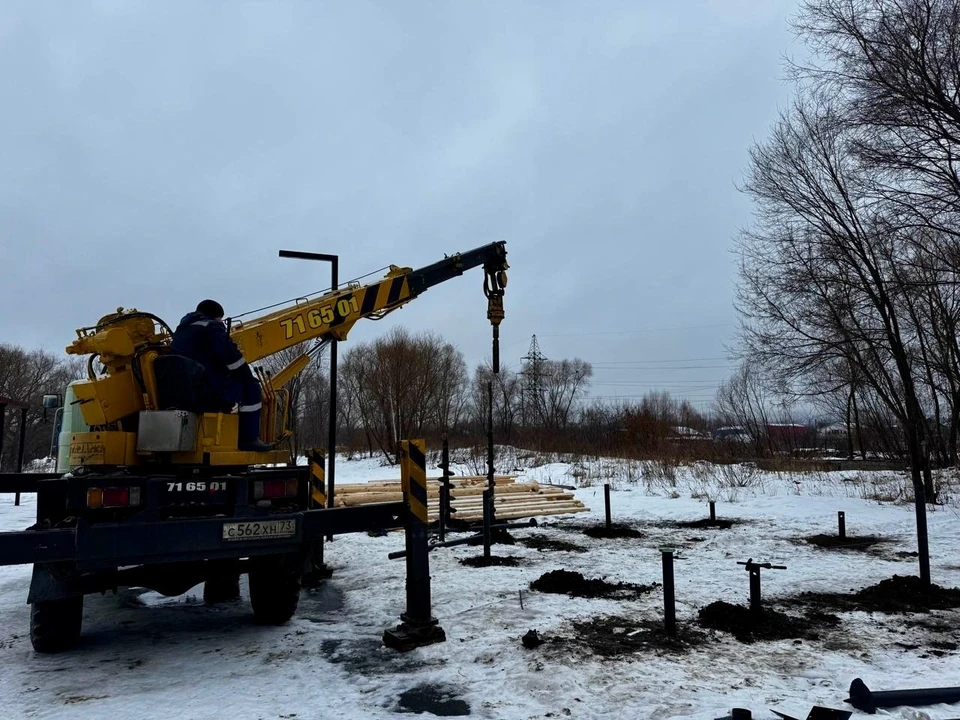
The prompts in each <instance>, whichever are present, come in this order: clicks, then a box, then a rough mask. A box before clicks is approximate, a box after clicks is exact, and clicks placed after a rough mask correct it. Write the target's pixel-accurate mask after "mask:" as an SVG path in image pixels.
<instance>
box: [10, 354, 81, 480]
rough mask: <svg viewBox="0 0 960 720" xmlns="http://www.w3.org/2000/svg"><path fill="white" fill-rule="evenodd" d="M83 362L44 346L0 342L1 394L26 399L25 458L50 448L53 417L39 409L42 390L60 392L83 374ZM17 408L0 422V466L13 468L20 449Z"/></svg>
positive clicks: (16, 399) (45, 452) (18, 400)
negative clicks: (0, 429)
mask: <svg viewBox="0 0 960 720" xmlns="http://www.w3.org/2000/svg"><path fill="white" fill-rule="evenodd" d="M84 372H85V371H84V369H83V363H82V362H81V361H80V360H79V359H76V358H68V357H58V356H56V355H54V354H52V353H48V352H45V351H43V350H25V349H24V348H22V347H18V346H14V345H6V344H0V397H6V398H10V399H11V400H14V401H16V402H21V403H27V405H28V406H29V407H28V409H27V421H26V424H25V425H24V429H25V437H24V462H27V461H30V460H35V459H38V458H41V457H45V456H47V455H48V454H49V452H50V444H51V438H52V435H53V429H54V428H53V424H52V421H53V417H52V415H46V416H45V413H44V412H43V411H42V410H41V409H40V408H41V400H42V397H43V395H45V394H61V395H62V394H63V392H64V391H65V390H66V387H67V385H68V384H69V383H70V382H71V381H72V380H78V379H81V378H82V377H83V375H84ZM21 417H22V414H21V413H20V411H19V410H17V411H16V412H13V411H11V410H9V409H8V411H7V417H6V422H4V424H3V433H4V436H3V456H2V457H0V468H4V469H6V470H13V469H15V465H16V460H17V455H18V453H19V442H18V441H19V433H20V419H21Z"/></svg>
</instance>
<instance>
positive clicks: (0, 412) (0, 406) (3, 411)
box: [0, 403, 7, 472]
mask: <svg viewBox="0 0 960 720" xmlns="http://www.w3.org/2000/svg"><path fill="white" fill-rule="evenodd" d="M6 415H7V404H6V403H0V472H3V420H4V418H5V417H6Z"/></svg>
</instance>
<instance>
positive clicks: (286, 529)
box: [223, 520, 297, 540]
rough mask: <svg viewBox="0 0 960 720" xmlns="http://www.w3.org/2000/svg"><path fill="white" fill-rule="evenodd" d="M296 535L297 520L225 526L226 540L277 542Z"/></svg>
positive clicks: (251, 521) (263, 521)
mask: <svg viewBox="0 0 960 720" xmlns="http://www.w3.org/2000/svg"><path fill="white" fill-rule="evenodd" d="M296 534H297V521H296V520H245V521H243V522H228V523H224V524H223V539H224V540H277V539H281V538H291V537H294V536H295V535H296Z"/></svg>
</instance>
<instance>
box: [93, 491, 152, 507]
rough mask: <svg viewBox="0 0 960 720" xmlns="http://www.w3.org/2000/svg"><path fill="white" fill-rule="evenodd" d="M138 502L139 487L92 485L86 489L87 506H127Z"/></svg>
mask: <svg viewBox="0 0 960 720" xmlns="http://www.w3.org/2000/svg"><path fill="white" fill-rule="evenodd" d="M139 504H140V488H139V487H108V488H98V487H92V488H89V489H88V490H87V507H90V508H108V507H128V506H133V505H139Z"/></svg>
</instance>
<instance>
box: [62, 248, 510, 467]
mask: <svg viewBox="0 0 960 720" xmlns="http://www.w3.org/2000/svg"><path fill="white" fill-rule="evenodd" d="M506 258H507V251H506V243H505V242H494V243H490V244H488V245H483V246H481V247H477V248H474V249H472V250H468V251H466V252H462V253H456V254H454V255H450V256H447V257H444V258H443V259H442V260H439V261H437V262H435V263H432V264H430V265H426V266H424V267H422V268H419V269H416V270H414V269H412V268H408V267H398V266H396V265H391V266H390V270H389V272H388V273H387V274H386V276H385V277H383V278H381V279H380V280H376V281H374V282H371V283H369V284H367V285H360V284H359V283H350V284H348V285H347V286H346V287H344V288H342V289H337V290H333V291H331V292H328V293H325V294H323V295H320V296H319V297H316V298H313V299H310V300H301V301H295V302H294V303H293V304H291V305H288V306H286V307H283V308H281V309H279V310H275V311H273V312H270V313H268V314H266V315H263V316H260V317H257V318H254V319H253V320H250V321H245V322H240V321H236V320H235V321H232V322H230V323H229V327H230V334H231V337H232V338H233V340H234V342H235V343H236V344H237V347H238V348H239V349H240V351H241V352H242V353H243V356H244V359H245V360H246V361H247V362H248V363H254V362H256V361H258V360H262V359H263V358H266V357H269V356H270V355H275V354H276V353H279V352H281V351H282V350H285V349H287V348H290V347H294V346H296V345H299V344H300V343H303V342H304V341H309V340H319V341H320V342H321V343H322V342H324V341H328V340H345V339H346V338H347V335H348V334H349V332H350V330H351V329H352V328H353V326H354V325H355V324H356V323H357V322H358V321H359V320H361V319H362V318H380V317H383V316H384V315H386V314H387V313H389V312H392V311H393V310H396V309H398V308H400V307H401V306H403V305H405V304H406V303H408V302H410V301H411V300H413V299H414V298H416V297H418V296H419V295H421V294H422V293H423V292H425V291H426V290H428V289H429V288H431V287H433V286H434V285H438V284H440V283H442V282H446V281H447V280H450V279H451V278H454V277H457V276H458V275H462V274H463V273H464V272H466V271H467V270H470V269H471V268H474V267H478V266H481V265H482V266H483V269H484V283H483V290H484V294H485V295H486V297H487V318H488V319H489V320H490V323H491V325H492V327H493V371H494V372H499V362H500V360H499V330H500V321H501V320H503V317H504V312H503V291H504V288H505V287H506V284H507V273H506V271H507V268H508V265H507V260H506ZM172 335H173V332H172V331H171V329H170V326H169V325H167V324H166V323H164V322H163V320H161V319H160V318H158V317H156V316H155V315H152V314H150V313H146V312H140V311H138V310H136V309H133V308H131V309H126V310H125V309H123V308H117V311H116V312H115V313H110V314H108V315H105V316H103V317H102V318H100V320H99V321H98V322H97V324H96V325H94V326H92V327H86V328H80V329H78V330H77V339H76V340H74V341H73V342H72V343H71V344H70V345H69V346H68V347H67V348H66V350H67V353H69V354H74V355H88V356H89V358H88V362H87V367H88V374H89V379H87V380H82V381H78V382H76V383H74V384H73V386H72V387H73V392H74V394H75V396H76V398H77V400H76V402H77V403H78V404H79V405H80V412H81V414H82V415H83V418H84V422H86V423H87V425H88V426H90V427H91V428H95V429H96V432H94V433H93V435H91V436H90V437H91V438H93V439H92V440H90V439H89V438H87V436H86V435H85V434H83V433H81V434H78V437H81V436H82V437H83V438H86V439H85V440H82V441H81V440H78V441H77V442H76V443H72V444H71V448H72V447H73V446H74V445H76V446H77V447H78V448H82V447H86V445H90V446H91V447H101V445H102V443H101V444H97V443H99V442H100V440H102V439H103V438H107V439H108V440H109V442H110V443H113V446H112V447H113V448H114V449H115V452H116V454H117V456H118V457H123V458H124V462H123V463H118V464H125V463H130V462H136V461H137V458H138V457H139V456H137V455H136V453H135V452H134V450H133V447H134V446H133V444H135V443H136V442H138V437H137V428H138V424H139V419H138V418H139V414H140V413H142V412H145V411H146V412H151V411H156V410H158V409H162V408H163V407H166V406H167V404H166V403H164V402H162V401H161V400H160V390H159V389H158V387H159V386H158V380H157V375H156V371H155V368H154V363H155V362H161V361H162V360H163V359H164V356H165V355H167V354H168V353H169V348H170V343H171V340H172ZM95 358H99V361H100V364H101V365H102V367H103V370H102V372H100V373H97V372H95V371H94V359H95ZM307 364H308V357H307V354H306V353H305V354H303V355H301V356H300V357H297V358H295V359H294V360H293V361H291V362H290V363H289V364H288V365H287V366H286V367H285V368H283V369H281V370H280V371H278V372H277V373H276V374H275V375H274V376H273V378H271V377H268V375H267V374H266V373H265V372H264V371H263V369H262V368H258V369H257V373H258V375H259V377H260V379H261V381H262V382H263V388H264V400H263V407H264V416H265V417H266V418H267V420H266V421H265V427H264V430H265V432H266V433H267V436H268V437H274V436H277V435H276V433H274V431H273V430H272V429H271V428H272V427H273V425H274V420H276V419H277V418H276V417H275V415H274V413H275V412H276V411H277V408H278V407H279V406H278V404H277V399H276V397H275V395H276V394H277V393H282V392H284V391H283V390H282V387H283V385H285V384H286V383H288V382H289V381H290V380H291V379H292V378H294V377H295V376H296V375H297V374H298V373H300V372H302V371H303V370H304V368H306V367H307ZM175 384H182V383H179V381H178V383H175ZM284 407H286V408H287V409H288V406H286V405H285V406H284ZM208 415H210V413H205V414H204V418H207V416H208ZM210 418H212V419H210V420H209V422H211V423H214V425H212V426H211V427H214V428H220V424H221V423H222V422H229V423H233V425H232V427H233V426H235V421H236V418H232V419H229V420H228V421H227V420H223V419H222V418H221V417H219V416H218V415H217V414H213V415H210ZM205 422H206V420H205ZM97 432H99V433H101V434H102V436H101V435H98V434H97ZM204 432H206V431H204ZM210 432H212V433H214V435H213V437H214V438H215V442H214V441H213V440H209V438H208V440H207V441H205V442H207V443H208V446H209V443H210V442H214V445H215V448H219V450H217V449H215V450H210V449H209V447H206V448H204V449H202V450H196V451H193V452H194V455H190V458H193V459H196V457H199V455H197V453H200V455H203V454H204V453H205V454H206V456H213V455H216V454H217V453H220V454H221V457H222V458H223V460H222V462H227V461H228V460H230V458H231V457H236V450H235V449H234V450H233V451H230V450H229V448H227V449H226V450H225V449H224V448H225V447H227V446H228V445H229V444H230V443H229V442H227V443H226V445H224V443H223V441H222V437H226V436H225V435H223V433H222V432H221V430H220V429H214V430H210ZM231 432H233V430H231ZM284 432H286V431H284ZM110 433H112V435H111V434H110ZM280 435H281V436H282V435H283V433H280ZM204 437H206V436H204ZM231 437H232V436H231ZM84 443H86V445H84ZM198 447H200V446H198ZM77 452H78V453H79V450H78V451H77ZM111 452H112V451H111ZM231 452H233V453H234V454H233V455H231V454H230V453H231ZM73 454H74V451H73V450H71V456H72V455H73ZM108 454H109V453H108ZM81 462H84V461H81ZM91 462H92V461H91ZM107 464H109V463H107Z"/></svg>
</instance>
